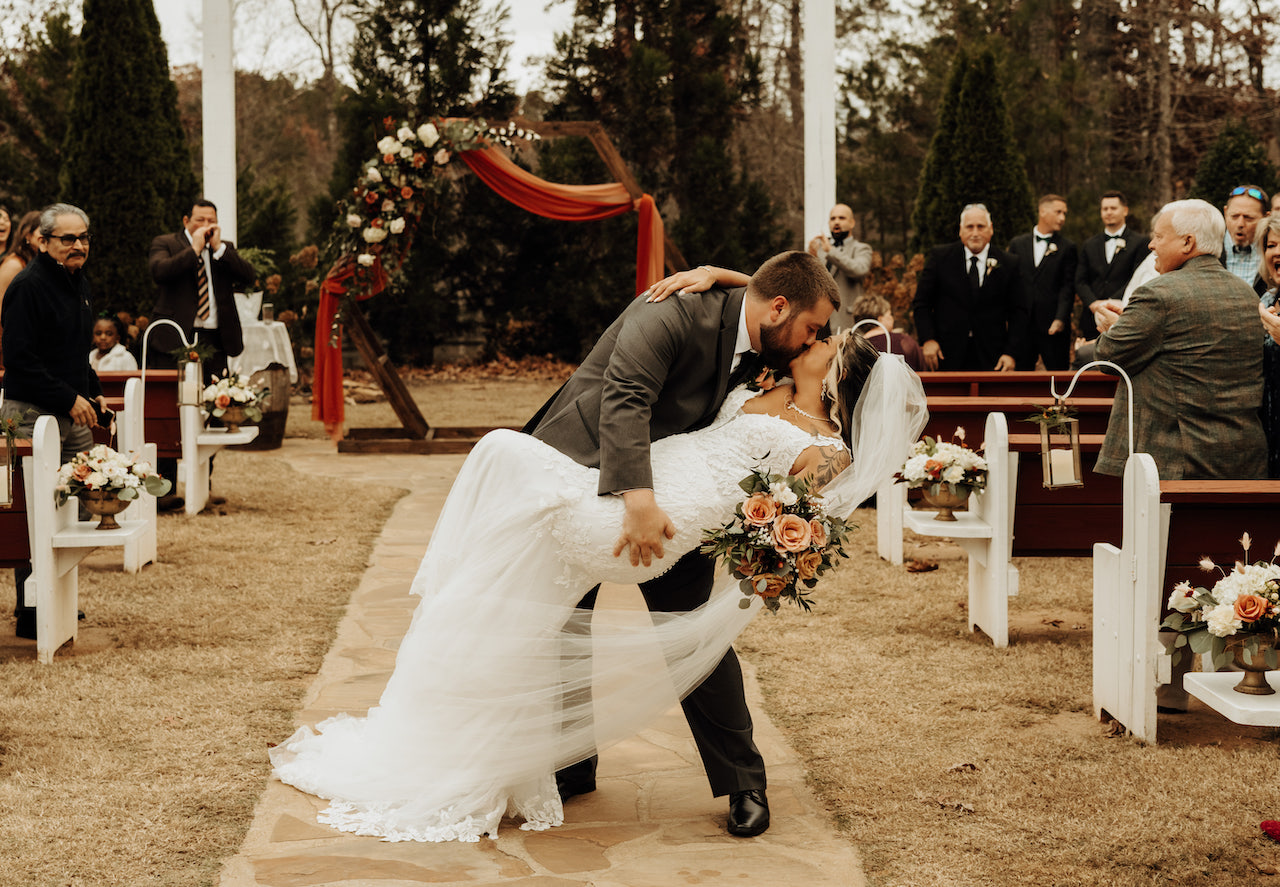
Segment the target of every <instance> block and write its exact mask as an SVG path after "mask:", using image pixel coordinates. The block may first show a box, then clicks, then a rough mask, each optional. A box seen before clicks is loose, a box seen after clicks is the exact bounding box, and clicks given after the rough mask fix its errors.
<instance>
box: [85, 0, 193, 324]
mask: <svg viewBox="0 0 1280 887" xmlns="http://www.w3.org/2000/svg"><path fill="white" fill-rule="evenodd" d="M83 15H84V24H83V26H82V27H81V29H80V47H79V53H78V57H77V60H76V65H75V71H74V73H73V74H72V77H71V101H70V107H69V110H68V114H67V135H66V140H65V142H64V145H63V156H64V164H63V167H62V171H61V175H60V182H61V199H62V200H64V201H66V202H67V203H72V204H75V205H76V206H79V207H81V208H82V209H84V210H85V212H87V213H88V214H89V218H90V219H91V220H92V231H93V235H94V242H93V249H92V251H91V253H90V257H89V264H88V266H87V267H88V269H89V273H90V278H91V279H92V280H93V282H94V290H95V293H96V297H97V301H98V304H99V305H101V306H106V305H110V306H112V307H127V308H132V309H135V310H149V309H150V308H151V306H152V303H153V297H152V293H153V292H154V290H155V286H154V284H153V283H152V281H151V275H150V272H149V271H148V268H147V252H148V249H149V247H150V244H151V240H152V238H154V237H155V236H156V235H157V234H162V233H164V232H166V231H173V230H176V229H177V227H178V225H179V223H180V222H181V219H182V216H183V215H184V214H186V213H187V212H189V210H190V207H191V201H192V200H193V199H194V197H196V196H197V193H196V180H195V174H194V173H193V171H192V169H191V158H190V154H189V153H188V151H187V142H186V138H185V136H184V134H183V130H182V123H181V121H180V120H179V117H178V110H177V90H176V89H175V88H174V85H173V81H172V80H170V79H169V62H168V54H167V52H166V50H165V45H164V41H163V40H161V37H160V23H159V21H158V20H157V19H156V13H155V7H154V6H153V5H152V4H151V2H150V0H85V2H84V12H83Z"/></svg>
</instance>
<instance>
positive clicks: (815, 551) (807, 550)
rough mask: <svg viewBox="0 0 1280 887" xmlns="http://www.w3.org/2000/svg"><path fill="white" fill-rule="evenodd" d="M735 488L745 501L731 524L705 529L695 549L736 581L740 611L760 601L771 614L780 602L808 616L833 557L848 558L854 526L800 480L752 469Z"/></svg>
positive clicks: (833, 564) (806, 482) (834, 563)
mask: <svg viewBox="0 0 1280 887" xmlns="http://www.w3.org/2000/svg"><path fill="white" fill-rule="evenodd" d="M739 486H740V487H741V488H742V491H743V492H744V493H746V498H744V499H743V500H742V501H741V502H739V503H738V506H737V508H736V509H735V511H734V516H733V519H732V520H730V521H729V522H728V523H726V524H724V525H723V526H721V527H717V528H715V529H709V530H704V531H703V534H702V545H701V547H700V549H699V550H700V551H701V552H702V553H703V554H709V555H711V556H712V557H713V558H715V559H718V560H721V561H723V562H724V566H725V567H726V569H728V570H729V572H730V574H732V575H734V576H737V577H739V579H740V582H739V588H740V589H741V590H742V594H743V595H744V597H743V600H742V601H741V602H740V606H741V607H743V608H744V609H745V608H747V607H749V606H751V599H752V598H753V597H755V596H759V597H760V598H761V600H762V601H763V602H764V606H765V607H766V608H767V609H768V610H769V612H771V613H776V612H777V610H778V607H779V602H780V601H781V600H782V599H787V600H790V601H791V602H792V603H794V604H795V605H796V606H798V607H800V608H802V609H803V610H804V611H805V612H808V611H809V610H810V609H811V607H812V606H813V601H812V600H811V599H810V598H809V596H808V592H809V590H810V589H812V588H813V587H814V586H815V585H817V584H818V579H819V577H821V576H822V575H823V574H824V573H826V572H827V571H828V570H831V569H834V568H835V566H836V563H837V562H836V558H837V557H848V556H849V555H848V554H847V553H846V552H845V550H844V543H845V539H846V537H847V536H848V534H849V531H850V530H851V529H853V525H852V524H849V523H846V522H845V521H844V520H842V519H840V518H838V517H835V516H833V515H831V514H828V513H827V510H826V504H825V502H824V501H823V499H822V497H821V496H819V495H816V494H814V493H811V492H810V491H809V484H808V481H806V480H804V479H801V478H797V477H794V476H786V475H781V474H767V473H765V472H764V471H763V470H762V469H756V470H755V471H753V472H752V473H751V474H749V475H747V477H745V478H743V480H742V481H741V482H740V483H739Z"/></svg>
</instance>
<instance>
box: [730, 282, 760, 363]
mask: <svg viewBox="0 0 1280 887" xmlns="http://www.w3.org/2000/svg"><path fill="white" fill-rule="evenodd" d="M754 350H755V349H754V348H753V347H751V333H749V332H748V331H747V296H746V294H745V293H744V294H743V296H742V310H741V311H739V312H738V340H737V341H736V342H734V343H733V353H734V356H737V355H739V354H741V353H742V352H744V351H754Z"/></svg>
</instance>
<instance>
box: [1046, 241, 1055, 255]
mask: <svg viewBox="0 0 1280 887" xmlns="http://www.w3.org/2000/svg"><path fill="white" fill-rule="evenodd" d="M1057 251H1058V245H1057V244H1056V243H1053V242H1052V241H1050V243H1049V245H1048V246H1046V247H1045V248H1044V255H1045V258H1046V259H1047V258H1048V257H1049V256H1051V255H1053V254H1054V253H1056V252H1057Z"/></svg>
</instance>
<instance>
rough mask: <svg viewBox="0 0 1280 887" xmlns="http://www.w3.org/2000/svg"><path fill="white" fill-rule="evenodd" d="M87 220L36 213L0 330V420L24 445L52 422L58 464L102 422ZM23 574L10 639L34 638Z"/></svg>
mask: <svg viewBox="0 0 1280 887" xmlns="http://www.w3.org/2000/svg"><path fill="white" fill-rule="evenodd" d="M89 239H90V234H89V217H88V215H86V214H85V212H84V210H82V209H80V208H78V207H75V206H71V205H70V204H66V203H55V204H53V205H52V206H48V207H46V208H45V209H44V210H42V211H41V213H40V227H39V230H38V245H39V249H40V252H39V253H38V254H37V255H36V257H35V258H34V259H33V260H32V261H31V262H30V263H29V264H28V265H27V267H26V268H23V269H22V271H20V272H19V273H18V276H17V277H15V278H14V279H13V283H11V284H10V285H9V289H8V291H6V292H5V297H4V306H3V313H0V326H3V328H4V332H3V341H2V342H0V346H2V347H3V350H4V354H5V358H6V359H5V372H4V403H3V406H0V416H3V417H5V418H16V419H17V420H18V436H19V437H23V438H30V437H31V435H32V433H33V431H34V429H35V423H36V419H38V418H39V417H40V416H53V417H54V418H55V419H56V420H57V422H58V434H59V437H60V438H61V443H62V460H63V461H64V462H65V461H68V460H69V459H71V457H72V456H74V455H75V454H76V453H79V452H83V451H84V450H87V449H89V448H90V447H92V446H93V430H92V429H93V427H94V426H95V425H98V424H99V417H100V416H102V417H103V421H105V422H108V423H109V422H110V418H109V417H110V411H109V410H107V401H106V398H104V397H103V396H102V386H101V385H100V384H99V383H98V375H97V373H95V372H94V371H93V369H92V368H91V367H90V366H89V358H88V354H89V349H90V348H91V347H92V345H93V323H94V317H93V302H92V298H91V295H90V288H89V280H88V277H87V276H86V275H85V272H84V263H85V261H86V260H87V259H88V258H89ZM30 575H31V570H30V568H29V567H25V568H23V567H19V568H18V569H15V570H14V580H15V584H16V586H17V591H18V600H17V606H16V607H15V608H14V616H15V617H16V618H17V629H16V631H17V635H18V637H22V638H31V639H34V638H35V636H36V610H35V607H27V606H23V603H24V602H23V594H22V587H23V584H24V583H25V582H26V579H27V577H28V576H30Z"/></svg>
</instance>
